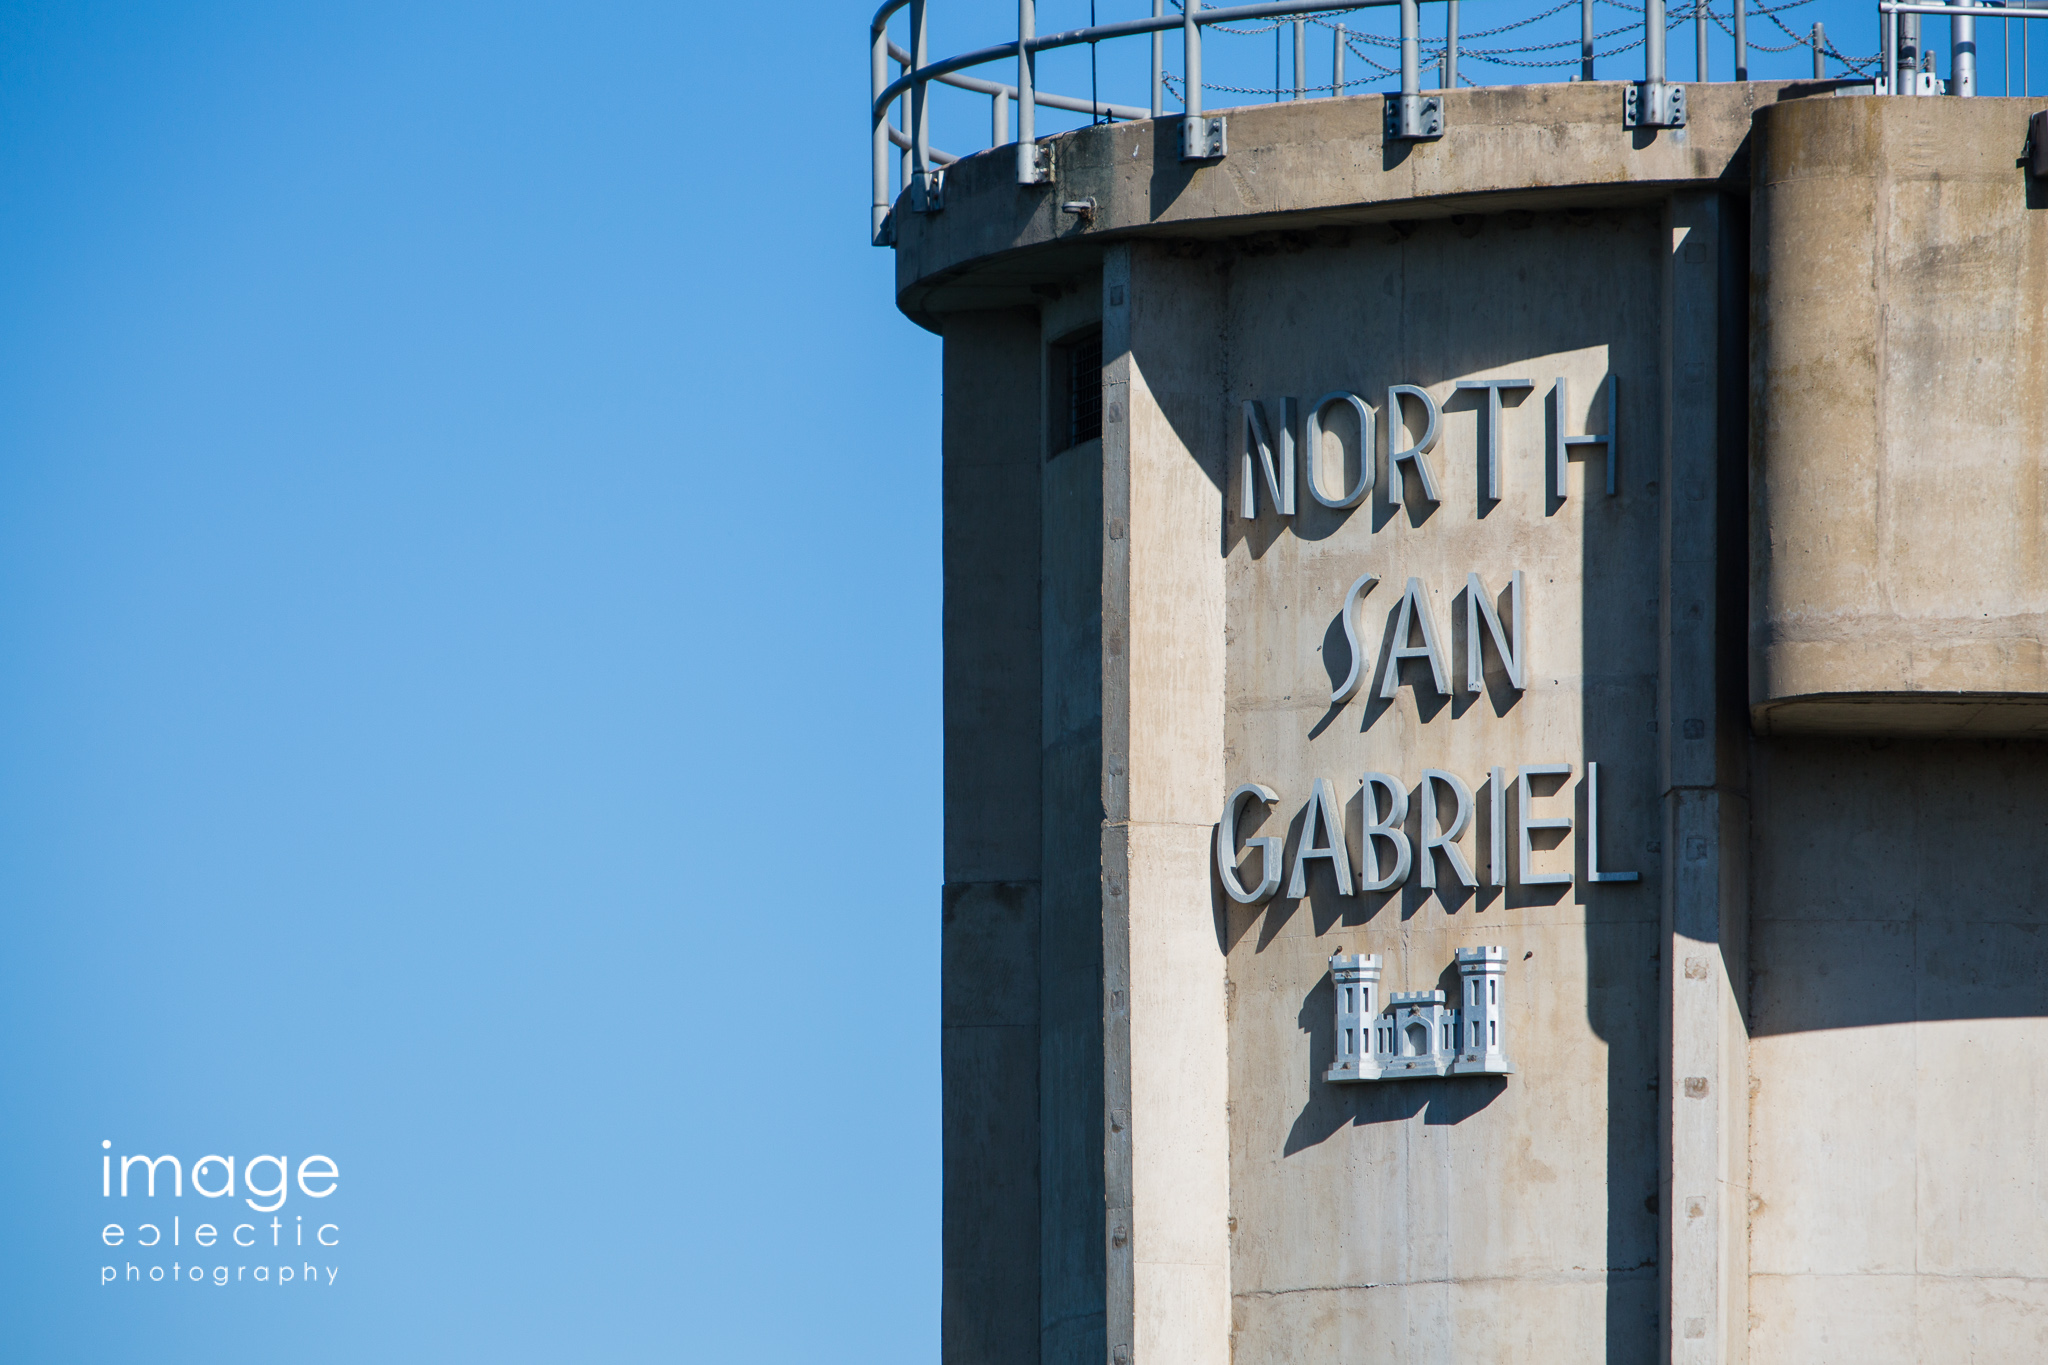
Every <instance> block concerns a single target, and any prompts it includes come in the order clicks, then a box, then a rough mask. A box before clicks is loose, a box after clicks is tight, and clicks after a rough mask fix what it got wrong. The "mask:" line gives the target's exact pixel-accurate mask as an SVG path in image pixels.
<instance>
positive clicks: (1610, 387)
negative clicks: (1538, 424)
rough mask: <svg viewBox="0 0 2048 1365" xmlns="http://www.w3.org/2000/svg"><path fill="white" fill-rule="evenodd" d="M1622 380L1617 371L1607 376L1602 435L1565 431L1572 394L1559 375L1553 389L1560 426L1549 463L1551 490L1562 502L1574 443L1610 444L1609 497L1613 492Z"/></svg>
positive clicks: (1552, 441)
mask: <svg viewBox="0 0 2048 1365" xmlns="http://www.w3.org/2000/svg"><path fill="white" fill-rule="evenodd" d="M1619 384H1620V380H1619V379H1618V378H1617V377H1616V376H1615V375H1612V374H1610V375H1608V376H1607V431H1606V433H1605V434H1604V435H1600V436H1567V435H1565V434H1564V415H1565V411H1566V409H1568V408H1569V407H1570V406H1571V394H1570V390H1569V389H1568V388H1567V386H1566V384H1565V381H1564V379H1563V377H1562V376H1560V377H1559V378H1558V381H1557V387H1556V388H1555V389H1553V390H1552V391H1551V392H1552V394H1553V395H1554V396H1555V397H1556V399H1557V411H1556V413H1555V414H1554V415H1555V416H1556V418H1557V426H1556V427H1555V428H1554V430H1553V433H1552V436H1551V446H1550V467H1551V479H1552V483H1551V489H1550V491H1551V493H1552V494H1553V495H1554V496H1555V497H1556V498H1557V500H1558V501H1559V502H1563V501H1564V499H1565V496H1566V489H1565V462H1566V461H1567V460H1569V459H1570V458H1571V448H1572V447H1573V446H1606V447H1607V495H1608V496H1609V497H1613V496H1614V491H1615V486H1614V446H1615V439H1614V437H1615V424H1614V413H1615V390H1616V388H1617V387H1618V386H1619Z"/></svg>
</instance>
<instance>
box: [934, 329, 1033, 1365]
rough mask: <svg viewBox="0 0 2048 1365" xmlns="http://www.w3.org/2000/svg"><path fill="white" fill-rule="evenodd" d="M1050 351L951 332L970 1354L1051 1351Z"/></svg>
mask: <svg viewBox="0 0 2048 1365" xmlns="http://www.w3.org/2000/svg"><path fill="white" fill-rule="evenodd" d="M1039 349H1040V343H1039V326H1038V319H1037V317H1036V316H1034V315H1032V314H1028V313H1021V312H1001V313H988V314H979V315H975V316H971V317H960V318H956V319H954V320H953V323H952V326H951V328H950V332H949V335H948V336H947V338H946V351H945V384H946V404H945V425H944V429H943V448H944V469H945V493H944V498H945V503H944V506H945V573H946V582H945V632H946V679H945V697H946V700H945V708H946V712H945V746H946V767H945V780H946V842H945V848H946V886H945V891H944V895H943V902H942V903H943V913H944V932H943V935H942V952H943V957H942V962H943V972H944V978H943V984H944V989H943V992H942V996H941V1012H942V1021H943V1022H942V1028H943V1033H942V1035H941V1045H940V1064H941V1066H942V1068H943V1071H944V1079H945V1134H944V1142H945V1161H946V1169H945V1253H944V1265H945V1286H944V1294H943V1300H942V1328H941V1331H942V1339H943V1341H944V1352H945V1358H946V1360H947V1361H949V1362H957V1363H958V1365H968V1363H969V1362H972V1365H1022V1363H1023V1362H1027V1361H1030V1362H1036V1361H1037V1360H1038V1359H1039V1353H1038V1349H1037V1327H1038V1314H1039V1284H1038V1279H1039V1224H1040V1212H1039V1203H1040V1198H1041V1189H1042V1186H1041V1182H1040V1179H1039V1169H1040V1166H1039V1105H1040V1098H1039V1050H1040V1045H1041V1044H1040V1035H1039V1022H1040V1001H1039V977H1040V970H1039V961H1040V951H1041V949H1040V940H1041V935H1042V932H1043V929H1042V926H1041V924H1040V913H1041V896H1042V893H1043V885H1044V883H1043V878H1042V866H1043V853H1042V849H1041V838H1042V836H1041V828H1040V826H1041V815H1040V812H1041V810H1042V809H1043V808H1044V807H1043V803H1042V802H1041V795H1040V793H1041V787H1040V750H1041V739H1040V714H1039V711H1040V686H1041V683H1040V677H1039V667H1040V662H1039V661H1040V648H1041V645H1040V626H1039V502H1040V493H1039V486H1038V484H1039V471H1040V467H1041V465H1042V464H1043V456H1042V453H1041V450H1040V435H1039V424H1040V414H1041V411H1042V408H1041V405H1040V403H1039V394H1038V387H1037V383H1036V379H1037V374H1038V369H1039ZM1020 374H1021V375H1026V376H1029V377H1030V379H1031V380H1032V382H1030V383H1027V384H1019V383H1017V382H1016V380H1017V376H1019V375H1020Z"/></svg>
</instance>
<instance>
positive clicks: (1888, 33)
mask: <svg viewBox="0 0 2048 1365" xmlns="http://www.w3.org/2000/svg"><path fill="white" fill-rule="evenodd" d="M1877 35H1878V42H1879V44H1880V46H1879V48H1878V51H1880V52H1882V53H1883V54H1884V92H1885V94H1887V95H1896V94H1898V93H1899V36H1898V35H1899V16H1898V15H1896V14H1887V13H1885V12H1884V11H1883V10H1879V11H1878V14H1877Z"/></svg>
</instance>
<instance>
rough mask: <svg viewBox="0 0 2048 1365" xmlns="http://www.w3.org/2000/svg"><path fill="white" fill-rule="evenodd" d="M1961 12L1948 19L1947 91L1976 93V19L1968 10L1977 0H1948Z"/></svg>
mask: <svg viewBox="0 0 2048 1365" xmlns="http://www.w3.org/2000/svg"><path fill="white" fill-rule="evenodd" d="M1949 3H1950V4H1952V5H1954V6H1955V7H1956V8H1957V9H1958V10H1961V11H1963V13H1959V14H1957V15H1956V16H1955V17H1954V18H1953V19H1950V20H1949V21H1948V79H1949V93H1950V94H1952V95H1963V96H1966V97H1967V96H1970V95H1974V94H1976V93H1977V21H1976V20H1975V19H1973V18H1970V17H1969V16H1968V11H1969V10H1970V9H1971V8H1972V7H1973V6H1974V5H1975V4H1976V3H1977V0H1949Z"/></svg>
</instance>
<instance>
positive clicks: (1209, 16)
mask: <svg viewBox="0 0 2048 1365" xmlns="http://www.w3.org/2000/svg"><path fill="white" fill-rule="evenodd" d="M1400 2H1401V0H1339V3H1336V4H1331V3H1330V0H1280V3H1277V4H1268V5H1232V6H1230V7H1229V8H1228V9H1204V10H1197V11H1195V13H1194V14H1193V16H1188V15H1185V14H1167V15H1161V16H1160V17H1158V18H1156V19H1153V18H1146V19H1127V20H1125V21H1124V22H1122V23H1120V24H1098V25H1096V26H1095V27H1094V28H1070V29H1068V30H1067V31H1066V32H1064V33H1048V34H1046V35H1045V36H1044V37H1042V38H1029V39H1026V40H1025V42H1024V45H1023V46H1024V50H1025V51H1027V52H1030V53H1032V54H1034V55H1035V54H1037V53H1040V52H1045V51H1048V50H1049V49H1052V48H1059V47H1078V46H1079V45H1081V44H1083V43H1101V42H1107V41H1109V40H1110V39H1111V38H1128V37H1131V36H1133V35H1135V34H1139V33H1166V32H1170V31H1172V30H1174V29H1179V28H1184V27H1186V25H1187V21H1188V19H1189V18H1190V17H1192V18H1193V19H1194V21H1195V22H1196V23H1197V24H1201V25H1205V26H1206V25H1209V24H1229V23H1235V22H1237V21H1238V20H1240V19H1271V18H1274V17H1275V16H1281V15H1288V14H1339V13H1346V12H1349V11H1351V10H1356V9H1379V8H1383V7H1386V6H1389V5H1398V4H1399V3H1400ZM901 3H903V4H908V3H909V0H901ZM882 18H883V16H881V15H877V16H876V22H877V23H879V22H881V21H882ZM1017 46H1018V45H1017V42H1016V40H1015V39H1012V40H1011V41H1009V42H1007V43H1000V44H997V45H996V46H994V47H981V48H976V49H975V50H974V51H972V52H963V53H961V54H960V55H959V56H957V57H947V58H944V59H943V60H940V61H936V62H932V63H929V64H928V65H925V66H921V67H919V68H918V69H917V70H915V71H906V72H904V73H903V74H902V75H901V76H898V77H897V78H896V79H895V80H893V81H891V82H890V83H889V84H888V85H887V86H885V87H883V90H882V93H881V94H880V95H878V96H876V98H875V108H874V113H875V116H876V117H877V118H879V117H881V116H882V111H883V110H884V109H886V108H888V106H889V105H890V103H891V102H893V101H894V100H895V99H896V97H897V96H898V95H901V94H902V93H903V92H904V91H906V90H908V89H910V87H911V86H913V85H915V84H917V82H919V81H928V80H936V79H938V78H939V77H941V76H949V75H951V74H952V73H953V72H955V71H960V70H963V69H965V68H966V67H970V66H981V65H983V64H984V63H986V62H1000V61H1005V60H1008V59H1010V58H1014V57H1015V56H1016V55H1017ZM1361 84H1362V82H1361ZM1146 117H1147V118H1150V117H1151V114H1150V113H1149V112H1148V113H1147V114H1146Z"/></svg>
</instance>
